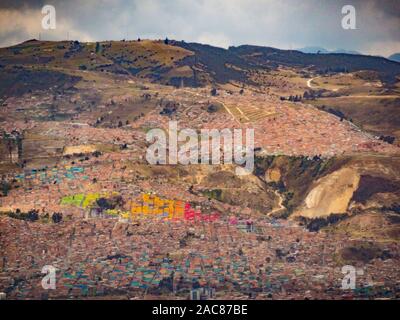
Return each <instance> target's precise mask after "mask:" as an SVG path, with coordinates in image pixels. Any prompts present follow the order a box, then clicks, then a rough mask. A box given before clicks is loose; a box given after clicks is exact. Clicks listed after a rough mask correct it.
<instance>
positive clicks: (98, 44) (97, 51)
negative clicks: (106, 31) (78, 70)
mask: <svg viewBox="0 0 400 320" xmlns="http://www.w3.org/2000/svg"><path fill="white" fill-rule="evenodd" d="M100 49H101V46H100V43H99V42H96V53H99V52H100Z"/></svg>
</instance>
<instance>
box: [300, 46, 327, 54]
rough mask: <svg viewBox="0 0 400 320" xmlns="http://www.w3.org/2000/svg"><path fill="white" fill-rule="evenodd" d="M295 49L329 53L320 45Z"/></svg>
mask: <svg viewBox="0 0 400 320" xmlns="http://www.w3.org/2000/svg"><path fill="white" fill-rule="evenodd" d="M296 50H298V51H300V52H303V53H329V51H328V50H326V49H325V48H322V47H304V48H300V49H296Z"/></svg>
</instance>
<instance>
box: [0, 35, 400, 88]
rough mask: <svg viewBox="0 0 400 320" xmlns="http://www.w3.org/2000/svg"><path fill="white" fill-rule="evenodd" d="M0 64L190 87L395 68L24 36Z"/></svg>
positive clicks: (387, 72)
mask: <svg viewBox="0 0 400 320" xmlns="http://www.w3.org/2000/svg"><path fill="white" fill-rule="evenodd" d="M0 65H1V66H2V67H3V68H4V67H5V66H10V65H19V66H35V67H37V68H52V69H81V70H93V71H100V72H112V73H117V74H130V75H135V76H138V77H141V78H146V79H149V80H151V81H153V82H158V83H163V84H170V85H175V86H179V85H181V84H182V83H183V85H185V86H193V87H196V86H204V85H209V84H225V83H228V82H238V83H247V84H251V85H254V84H255V85H257V83H254V81H253V80H250V79H249V75H248V73H249V72H251V71H252V70H260V71H263V70H269V69H276V68H278V67H279V66H284V67H288V68H297V69H299V71H301V70H302V69H304V68H306V69H307V70H308V71H309V72H316V73H324V72H328V71H333V72H341V71H346V72H355V71H360V70H370V71H376V72H377V73H378V75H379V78H380V79H381V80H382V81H384V82H388V83H394V82H395V81H396V76H397V75H399V74H400V64H399V63H396V62H394V61H390V60H387V59H384V58H381V57H373V56H363V55H354V54H342V53H337V54H323V55H320V54H306V53H302V52H300V51H293V50H279V49H275V48H268V47H258V46H249V45H244V46H239V47H231V48H229V49H228V50H227V49H222V48H217V47H213V46H209V45H202V44H197V43H186V42H178V41H168V42H165V41H150V40H141V41H108V42H101V43H80V42H77V41H69V42H68V41H63V42H49V41H37V40H30V41H27V42H24V43H21V44H19V45H16V46H13V47H9V48H2V49H0Z"/></svg>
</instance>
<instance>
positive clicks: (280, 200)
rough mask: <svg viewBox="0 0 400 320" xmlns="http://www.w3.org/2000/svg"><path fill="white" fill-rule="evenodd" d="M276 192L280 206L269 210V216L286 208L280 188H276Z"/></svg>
mask: <svg viewBox="0 0 400 320" xmlns="http://www.w3.org/2000/svg"><path fill="white" fill-rule="evenodd" d="M274 192H275V194H276V196H277V197H278V198H279V202H278V208H276V209H274V210H272V211H270V212H268V213H267V217H271V216H272V215H273V214H275V213H276V212H278V211H281V210H284V209H286V207H285V206H284V205H283V197H282V196H281V194H280V193H279V192H278V190H275V191H274Z"/></svg>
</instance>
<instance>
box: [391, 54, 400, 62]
mask: <svg viewBox="0 0 400 320" xmlns="http://www.w3.org/2000/svg"><path fill="white" fill-rule="evenodd" d="M388 59H389V60H392V61H396V62H400V53H395V54H392V55H391V56H390V57H389V58H388Z"/></svg>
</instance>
